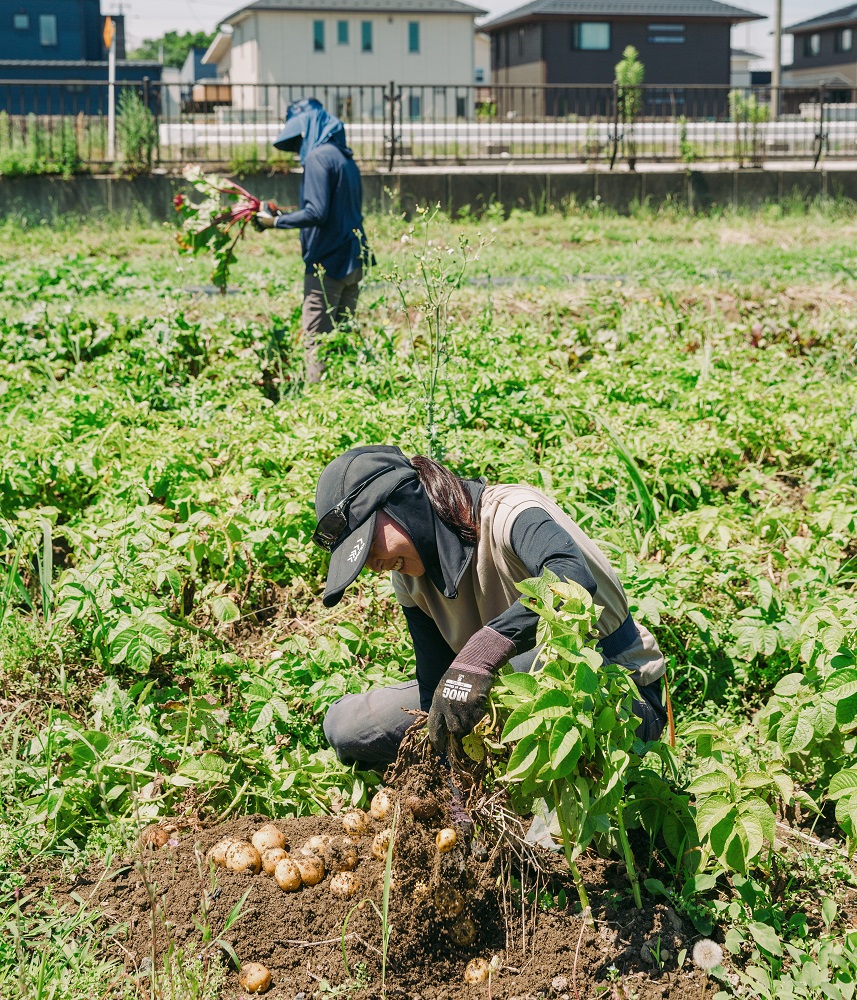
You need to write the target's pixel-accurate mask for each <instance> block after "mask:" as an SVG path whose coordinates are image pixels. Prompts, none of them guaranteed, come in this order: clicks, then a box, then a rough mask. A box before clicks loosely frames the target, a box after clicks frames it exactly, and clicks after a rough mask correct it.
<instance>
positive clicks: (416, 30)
mask: <svg viewBox="0 0 857 1000" xmlns="http://www.w3.org/2000/svg"><path fill="white" fill-rule="evenodd" d="M419 51H420V22H419V21H408V52H419Z"/></svg>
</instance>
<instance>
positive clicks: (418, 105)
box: [408, 94, 422, 118]
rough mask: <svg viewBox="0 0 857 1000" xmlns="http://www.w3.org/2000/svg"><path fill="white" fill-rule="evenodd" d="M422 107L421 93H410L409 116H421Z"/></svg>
mask: <svg viewBox="0 0 857 1000" xmlns="http://www.w3.org/2000/svg"><path fill="white" fill-rule="evenodd" d="M421 109H422V101H421V100H420V95H419V94H409V95H408V117H409V118H419V117H420V111H421Z"/></svg>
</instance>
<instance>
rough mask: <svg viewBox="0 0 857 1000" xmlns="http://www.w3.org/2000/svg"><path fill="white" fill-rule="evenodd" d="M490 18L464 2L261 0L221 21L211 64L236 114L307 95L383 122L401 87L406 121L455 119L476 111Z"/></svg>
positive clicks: (344, 112) (345, 113)
mask: <svg viewBox="0 0 857 1000" xmlns="http://www.w3.org/2000/svg"><path fill="white" fill-rule="evenodd" d="M484 13H485V12H484V11H483V10H481V9H480V8H478V7H474V6H471V5H470V4H467V3H463V2H461V0H256V2H255V3H250V4H248V5H247V6H246V7H242V8H241V9H240V10H237V11H236V12H235V13H234V14H231V15H230V16H229V17H227V18H226V19H225V20H224V21H223V22H222V26H221V30H220V32H219V33H218V35H217V36H216V37H215V39H214V41H213V42H212V44H211V46H210V47H209V49H208V51H207V52H206V54H205V56H204V58H203V62H205V63H208V64H212V63H213V64H215V65H216V66H217V76H218V79H219V80H221V81H223V82H224V83H227V82H228V83H230V84H231V89H232V107H233V109H236V110H241V109H246V110H249V109H257V110H263V109H264V110H265V111H268V112H270V111H276V112H277V113H278V114H282V113H283V111H284V110H285V107H286V106H287V105H288V103H289V102H290V101H291V100H293V99H294V98H295V97H296V96H302V95H303V94H304V93H306V94H312V95H314V96H316V97H318V98H319V99H320V100H321V101H322V102H323V103H324V104H325V106H326V107H328V108H330V110H331V111H333V112H334V113H336V114H339V115H340V116H341V117H343V118H346V119H349V120H353V121H359V120H361V119H367V118H373V119H378V118H382V117H383V116H384V114H385V110H384V108H385V101H384V94H385V88H389V84H390V82H391V81H395V83H396V87H397V90H401V98H400V100H401V115H402V117H403V118H404V119H405V120H411V121H416V120H432V119H444V120H448V119H450V118H456V117H462V116H465V115H467V114H469V113H471V111H472V103H473V92H472V89H470V88H472V86H473V84H474V82H475V80H474V69H475V67H474V18H476V17H478V16H479V15H481V14H484ZM456 88H461V89H460V90H456ZM465 88H467V89H465Z"/></svg>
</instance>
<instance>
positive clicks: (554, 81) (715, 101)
mask: <svg viewBox="0 0 857 1000" xmlns="http://www.w3.org/2000/svg"><path fill="white" fill-rule="evenodd" d="M761 19H762V15H760V14H757V13H755V12H754V11H751V10H744V9H742V8H740V7H734V6H732V5H731V4H726V3H719V2H717V0H533V2H532V3H528V4H525V5H524V6H523V7H517V8H516V9H515V10H511V11H509V12H508V13H506V14H501V15H500V16H499V17H495V18H493V19H492V20H490V21H488V23H487V24H483V25H480V28H479V30H480V31H486V32H488V33H489V34H490V36H491V71H492V81H493V83H494V84H495V85H500V87H499V89H498V95H500V100H501V103H502V95H501V91H502V85H504V84H507V85H511V86H521V87H548V88H550V90H549V91H548V94H547V97H546V101H545V106H544V112H545V113H546V114H548V115H550V114H572V113H580V114H586V113H597V112H598V111H599V106H600V104H601V101H602V100H603V99H602V98H599V97H598V96H597V93H596V91H594V90H593V89H592V87H593V85H599V86H600V88H609V87H611V86H612V83H613V79H614V75H615V73H614V67H615V66H616V63H617V62H618V61H619V60H620V59H621V57H622V52H623V50H624V49H625V47H626V46H628V45H633V46H634V47H635V48H636V49H637V51H638V52H639V55H640V61H641V62H642V63H643V65H644V66H645V71H646V85H647V86H649V85H654V86H656V87H659V88H660V87H663V88H664V91H663V94H662V96H659V94H658V92H657V91H647V94H646V103H647V109H648V110H649V111H650V112H655V111H657V110H658V106H659V105H660V104H661V103H663V104H664V105H668V106H669V108H670V109H671V110H672V111H673V112H676V113H679V114H681V113H682V111H687V112H688V113H690V111H691V109H690V107H689V106H688V102H689V101H690V100H691V98H694V100H693V101H691V103H696V104H698V105H699V106H700V107H699V108H698V109H697V110H696V113H704V109H703V105H706V104H708V105H710V106H709V108H708V113H709V114H716V113H717V112H718V111H719V110H720V109H721V108H722V106H723V101H725V97H726V88H728V87H729V77H730V52H731V48H732V46H731V31H732V26H733V25H735V24H740V23H741V22H743V21H754V20H761ZM688 85H697V86H705V85H707V86H708V87H710V88H712V89H711V91H710V92H709V93H708V94H703V93H702V92H697V93H696V95H695V97H694V95H693V94H692V93H691V92H690V91H687V90H685V89H683V88H686V87H687V86H688ZM558 87H561V88H564V90H565V93H564V94H563V92H561V91H560V90H557V89H554V88H558ZM587 102H589V104H590V106H589V107H588V108H587V106H586V105H587ZM534 110H537V109H534Z"/></svg>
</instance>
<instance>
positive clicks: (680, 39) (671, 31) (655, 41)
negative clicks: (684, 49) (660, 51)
mask: <svg viewBox="0 0 857 1000" xmlns="http://www.w3.org/2000/svg"><path fill="white" fill-rule="evenodd" d="M648 40H649V43H650V44H652V45H683V44H684V25H683V24H650V25H649V37H648Z"/></svg>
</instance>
